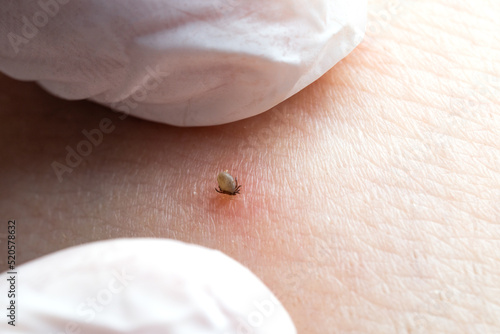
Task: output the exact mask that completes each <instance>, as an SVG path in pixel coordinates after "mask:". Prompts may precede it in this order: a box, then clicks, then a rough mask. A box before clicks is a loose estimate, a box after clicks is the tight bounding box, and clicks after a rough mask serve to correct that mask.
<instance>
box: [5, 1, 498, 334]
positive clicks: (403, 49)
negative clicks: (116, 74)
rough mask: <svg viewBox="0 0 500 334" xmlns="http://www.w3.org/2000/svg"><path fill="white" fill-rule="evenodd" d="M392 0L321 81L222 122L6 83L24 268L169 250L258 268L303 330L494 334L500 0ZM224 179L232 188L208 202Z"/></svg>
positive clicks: (9, 153) (9, 189)
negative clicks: (195, 247) (181, 246)
mask: <svg viewBox="0 0 500 334" xmlns="http://www.w3.org/2000/svg"><path fill="white" fill-rule="evenodd" d="M386 5H387V4H386V3H385V2H384V1H372V2H371V3H370V7H371V9H370V11H371V12H370V13H371V14H370V15H369V18H370V20H371V25H370V24H369V30H368V36H367V37H366V39H365V41H364V42H363V43H362V44H361V46H360V47H358V48H357V49H356V50H355V51H354V52H353V53H352V54H351V55H349V56H348V57H347V58H346V59H345V60H343V61H342V62H341V63H339V64H338V65H337V66H335V67H334V68H333V69H332V70H331V71H330V72H328V73H327V74H326V75H325V76H323V77H322V78H321V79H320V80H318V81H317V82H315V83H314V84H312V85H311V86H309V87H307V88H306V89H305V90H303V91H302V92H300V93H299V94H297V95H295V96H294V97H292V98H290V99H289V100H287V101H285V102H283V103H282V104H280V105H278V106H277V107H275V108H273V109H272V110H270V111H268V112H266V113H264V114H262V115H259V116H257V117H253V118H250V119H247V120H243V121H239V122H236V123H232V124H227V125H222V126H216V127H203V128H175V127H170V126H166V125H161V124H154V123H150V122H147V121H142V120H138V119H134V118H132V117H128V118H126V119H125V120H120V118H119V115H118V114H115V113H112V112H110V111H108V110H107V109H105V108H103V107H100V106H97V105H95V104H92V103H90V102H68V101H62V100H59V99H57V98H55V97H52V96H49V95H48V94H46V93H44V92H43V91H42V90H41V89H40V88H38V87H37V86H36V85H33V84H29V83H22V82H16V81H13V80H11V79H8V78H6V77H1V79H0V92H1V93H0V101H1V105H2V112H1V113H0V118H1V120H0V127H1V131H0V137H1V138H0V143H2V144H0V156H1V157H2V164H0V185H1V187H0V198H1V201H0V212H2V213H4V216H5V215H6V216H8V217H13V218H15V219H17V221H18V222H19V226H20V227H19V230H18V231H19V243H20V247H21V245H22V251H20V252H19V261H20V262H25V261H27V260H30V259H34V258H36V257H38V256H40V255H43V254H47V253H49V252H52V251H55V250H59V249H62V248H65V247H68V246H71V245H76V244H80V243H83V242H88V241H93V240H100V239H107V238H115V237H164V238H173V239H178V240H183V241H187V242H191V243H196V244H200V245H204V246H208V247H212V248H216V249H219V250H221V251H223V252H225V253H226V254H228V255H230V256H231V257H233V258H235V259H236V260H238V261H240V262H241V263H243V264H244V265H246V266H247V267H249V268H250V269H251V270H252V271H253V272H254V273H256V274H257V276H259V277H260V278H261V279H263V281H264V282H265V283H266V284H267V285H268V286H269V287H270V288H271V289H272V290H273V291H274V292H275V293H276V295H277V296H278V297H279V298H280V300H281V301H282V302H283V304H284V306H285V308H286V309H287V310H288V311H289V312H290V314H291V316H292V318H293V320H294V322H295V324H296V326H297V329H298V332H299V333H308V334H317V333H346V332H363V333H397V332H414V333H416V332H422V333H433V332H443V331H445V332H449V333H466V332H474V331H484V332H488V331H489V332H499V331H500V320H499V319H500V315H499V313H498V307H497V306H496V305H497V304H496V301H497V300H499V299H500V292H499V291H498V289H497V286H498V284H497V282H499V281H500V270H499V268H500V263H499V262H500V259H499V258H498V255H496V254H497V251H496V250H497V249H498V247H497V246H498V245H497V240H499V239H500V226H499V225H498V222H500V212H499V209H498V203H499V202H500V194H499V192H498V189H499V188H500V182H499V178H498V175H500V174H499V173H500V170H499V165H498V159H496V157H498V155H499V148H498V143H499V142H500V134H499V132H498V129H499V128H500V112H499V110H500V100H499V97H500V94H498V82H499V79H500V78H499V66H498V62H496V61H495V60H496V59H498V57H497V54H498V51H495V50H494V49H493V47H492V46H493V45H497V44H498V43H496V44H495V43H494V41H496V40H497V36H496V35H495V34H496V31H497V30H498V29H497V25H496V20H495V18H497V17H498V16H499V15H500V4H499V3H498V2H492V1H479V2H475V3H474V6H472V5H469V4H467V3H457V2H453V3H451V2H449V1H444V0H438V1H434V2H431V3H423V2H403V3H402V4H401V5H400V6H398V7H397V8H394V7H393V6H392V7H390V8H389V7H388V8H387V12H388V13H393V12H394V14H390V15H386V14H387V13H385V12H384V13H382V14H383V15H382V14H381V13H380V10H381V8H382V9H384V8H385V7H384V6H386ZM387 6H389V5H387ZM442 13H447V15H448V16H449V19H446V20H444V19H443V16H442ZM430 36H432V38H431V37H430ZM450 55H452V56H450ZM103 118H109V119H111V120H112V121H113V124H114V125H115V126H116V128H115V129H114V131H113V132H111V133H109V134H106V135H105V136H104V138H103V141H102V144H100V145H99V146H98V147H95V148H94V149H93V152H92V154H90V155H89V156H88V157H86V158H85V159H84V160H83V162H82V163H81V164H80V165H79V166H78V167H76V168H74V169H73V171H72V173H67V174H65V175H64V180H63V182H61V183H60V182H58V179H57V177H56V176H55V174H54V171H53V170H52V167H51V163H52V162H53V161H61V162H64V159H65V155H66V151H65V147H66V146H70V147H76V145H77V144H78V143H79V142H80V141H81V140H82V139H84V137H83V135H82V130H84V129H87V130H89V129H93V128H96V127H97V126H98V124H99V122H100V121H101V120H102V119H103ZM226 169H228V170H230V172H231V174H232V175H233V176H236V177H237V178H238V181H239V182H240V183H241V184H242V185H243V186H242V189H241V194H240V195H237V196H226V195H221V194H218V193H216V192H215V190H214V187H216V186H217V181H216V175H217V173H218V172H219V171H221V170H226ZM6 216H5V217H6ZM2 269H5V262H3V267H2ZM478 287H480V288H478Z"/></svg>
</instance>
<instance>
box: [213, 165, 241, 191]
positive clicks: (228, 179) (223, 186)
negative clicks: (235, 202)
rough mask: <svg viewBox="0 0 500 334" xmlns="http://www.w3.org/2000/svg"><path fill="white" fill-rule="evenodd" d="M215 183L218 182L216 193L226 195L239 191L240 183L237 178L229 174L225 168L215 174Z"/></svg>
mask: <svg viewBox="0 0 500 334" xmlns="http://www.w3.org/2000/svg"><path fill="white" fill-rule="evenodd" d="M217 183H219V189H217V188H215V191H217V192H218V193H221V194H227V195H236V194H239V193H240V187H241V185H238V179H237V178H235V177H233V176H232V175H231V174H229V172H228V171H227V170H226V171H225V172H220V173H219V175H217Z"/></svg>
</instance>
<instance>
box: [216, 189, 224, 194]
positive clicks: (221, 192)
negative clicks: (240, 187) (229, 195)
mask: <svg viewBox="0 0 500 334" xmlns="http://www.w3.org/2000/svg"><path fill="white" fill-rule="evenodd" d="M219 189H220V187H219ZM215 191H216V192H218V193H220V194H223V193H224V192H223V191H222V189H221V190H220V191H219V190H217V188H215Z"/></svg>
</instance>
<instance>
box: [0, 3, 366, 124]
mask: <svg viewBox="0 0 500 334" xmlns="http://www.w3.org/2000/svg"><path fill="white" fill-rule="evenodd" d="M365 22H366V0H349V1H346V0H286V1H285V0H251V1H249V0H190V1H179V0H106V1H102V0H85V1H70V0H16V1H3V2H2V5H1V6H0V71H2V72H4V73H6V74H7V75H9V76H11V77H14V78H17V79H20V80H34V81H38V82H39V83H40V85H42V86H43V87H44V88H45V89H47V90H48V91H49V92H52V93H53V94H55V95H57V96H60V97H62V98H66V99H91V100H93V101H96V102H98V103H101V104H104V105H108V106H110V107H111V108H114V109H116V110H121V111H124V112H126V113H130V114H132V115H135V116H138V117H141V118H145V119H149V120H153V121H158V122H164V123H169V124H173V125H179V126H201V125H214V124H221V123H227V122H232V121H236V120H240V119H243V118H247V117H250V116H253V115H256V114H259V113H261V112H264V111H265V110H267V109H269V108H271V107H273V106H275V105H276V104H278V103H280V102H282V101H283V100H285V99H286V98H288V97H290V96H291V95H293V94H295V93H297V92H298V91H299V90H301V89H302V88H304V87H305V86H307V85H309V84H310V83H311V82H313V81H315V80H316V79H318V78H319V77H320V76H321V75H323V74H324V73H325V72H326V71H328V70H329V69H330V68H331V67H332V66H333V65H335V64H336V63H337V62H338V61H339V60H341V59H342V58H343V57H345V56H346V55H347V54H348V53H349V52H351V50H352V49H354V47H355V46H356V45H357V44H358V43H359V42H360V41H361V39H362V37H363V34H364V29H365Z"/></svg>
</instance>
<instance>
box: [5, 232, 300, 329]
mask: <svg viewBox="0 0 500 334" xmlns="http://www.w3.org/2000/svg"><path fill="white" fill-rule="evenodd" d="M16 269H17V273H18V275H17V280H18V284H17V288H16V289H17V296H18V297H17V303H16V305H17V309H16V310H17V320H16V326H15V327H13V326H11V325H8V324H7V321H8V318H6V317H5V315H3V316H2V318H3V320H2V321H1V322H0V333H2V334H10V333H12V334H28V333H29V334H35V333H36V334H38V333H58V334H60V333H68V334H69V333H72V334H76V333H92V334H106V333H110V334H111V333H113V334H116V333H129V334H134V333H137V334H145V333H147V334H155V333H158V334H165V333H168V334H251V333H252V334H262V333H268V334H269V333H273V334H277V333H279V334H292V333H296V330H295V327H294V325H293V323H292V321H291V320H290V317H289V315H288V314H287V312H286V311H285V309H284V308H283V306H282V305H281V304H280V303H279V302H278V300H277V299H276V297H275V296H274V295H273V294H272V293H271V292H270V291H269V289H267V288H266V286H264V284H263V283H262V282H261V281H260V280H259V279H258V278H257V277H256V276H255V275H253V274H252V273H251V272H250V271H249V270H248V269H246V268H245V267H243V266H242V265H241V264H239V263H238V262H236V261H234V260H232V259H231V258H229V257H227V256H226V255H224V254H222V253H221V252H218V251H214V250H210V249H207V248H204V247H201V246H195V245H189V244H186V243H183V242H179V241H173V240H167V239H117V240H110V241H103V242H96V243H90V244H86V245H82V246H77V247H72V248H69V249H66V250H62V251H59V252H56V253H54V254H51V255H48V256H44V257H42V258H40V259H38V260H35V261H32V262H29V263H27V264H24V265H22V266H19V267H17V268H16ZM6 278H7V279H8V278H9V275H8V274H7V273H5V272H4V273H2V274H1V282H0V291H1V296H2V297H1V298H2V299H3V301H4V302H2V304H1V305H2V307H1V308H2V310H3V311H2V313H4V314H5V313H7V312H6V308H7V307H6V305H8V304H6V303H5V300H6V299H7V293H6V292H7V291H8V286H7V283H8V281H7V280H6Z"/></svg>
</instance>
